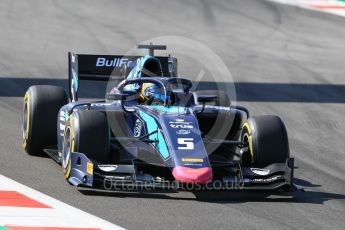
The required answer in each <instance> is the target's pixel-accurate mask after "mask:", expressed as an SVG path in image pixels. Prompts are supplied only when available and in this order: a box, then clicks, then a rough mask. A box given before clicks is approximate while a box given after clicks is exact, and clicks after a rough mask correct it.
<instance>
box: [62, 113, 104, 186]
mask: <svg viewBox="0 0 345 230" xmlns="http://www.w3.org/2000/svg"><path fill="white" fill-rule="evenodd" d="M64 138H65V140H64V144H63V151H62V152H63V156H62V166H63V168H64V172H65V178H66V179H68V178H69V176H70V175H69V174H70V171H71V154H73V153H72V152H80V153H83V154H85V155H86V156H87V157H88V158H90V159H92V160H96V161H98V162H100V163H104V164H107V163H109V162H110V129H109V124H108V120H107V117H106V115H105V114H104V113H103V112H99V111H92V110H79V111H76V112H74V113H73V114H72V115H71V116H70V118H69V121H68V125H67V127H66V130H65V135H64Z"/></svg>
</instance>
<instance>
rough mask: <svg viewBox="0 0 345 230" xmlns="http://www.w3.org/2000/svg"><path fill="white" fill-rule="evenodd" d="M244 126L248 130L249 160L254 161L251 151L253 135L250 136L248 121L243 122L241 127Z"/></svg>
mask: <svg viewBox="0 0 345 230" xmlns="http://www.w3.org/2000/svg"><path fill="white" fill-rule="evenodd" d="M244 128H246V129H247V130H248V142H249V152H250V155H251V158H252V159H251V162H252V163H254V152H253V136H252V132H251V130H250V126H249V124H248V122H246V123H244V124H243V129H244Z"/></svg>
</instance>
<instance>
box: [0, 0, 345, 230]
mask: <svg viewBox="0 0 345 230" xmlns="http://www.w3.org/2000/svg"><path fill="white" fill-rule="evenodd" d="M344 28H345V18H342V17H338V16H333V15H328V14H323V13H318V12H313V11H307V10H303V9H299V8H296V7H291V6H284V5H279V4H275V3H271V2H265V1H261V0H245V1H244V0H232V1H230V0H224V1H221V0H219V1H206V0H204V1H137V2H134V1H111V0H108V1H105V0H99V1H91V0H89V1H67V0H66V1H48V0H42V1H33V0H32V1H25V0H18V1H12V0H2V1H0V57H1V58H0V173H1V174H3V175H5V176H7V177H10V178H12V179H14V180H16V181H18V182H20V183H23V184H25V185H27V186H30V187H32V188H34V189H37V190H39V191H41V192H43V193H46V194H48V195H50V196H52V197H54V198H57V199H59V200H61V201H63V202H66V203H68V204H70V205H73V206H75V207H77V208H80V209H82V210H84V211H87V212H90V213H91V214H94V215H97V216H99V217H101V218H104V219H106V220H108V221H111V222H113V223H116V224H118V225H120V226H122V227H125V228H128V229H296V228H297V229H345V222H344V217H345V216H344V213H345V180H344V176H345V163H344V162H345V153H344V149H345V141H344V140H345V132H344V130H345V121H344V116H345V106H344V103H345V64H344V57H345V29H344ZM163 35H178V36H184V37H187V38H190V39H194V40H197V41H199V42H201V43H203V44H205V45H207V46H208V47H210V48H211V49H213V50H214V51H215V52H216V53H217V54H218V55H219V56H220V57H221V58H222V59H223V61H224V62H225V63H226V65H227V67H228V68H229V69H230V70H231V73H232V75H233V78H234V80H235V83H236V84H235V85H236V89H237V98H238V103H239V104H242V105H245V106H247V107H248V108H249V109H250V110H251V111H252V114H256V115H260V114H277V115H279V116H281V117H282V118H283V120H284V121H285V123H286V126H287V129H288V132H289V140H290V146H291V153H292V155H293V156H294V157H295V159H296V166H297V168H296V175H295V176H296V180H295V183H296V184H298V185H301V186H304V187H305V188H306V190H305V192H297V193H296V194H294V195H293V196H281V195H279V196H278V195H273V196H272V195H269V194H266V193H259V192H247V193H240V192H230V193H226V192H222V193H217V192H204V193H195V194H194V193H187V192H182V193H119V192H115V193H108V192H90V191H85V190H80V189H76V188H74V187H71V186H69V185H68V184H67V183H66V182H65V181H64V178H63V176H62V170H61V168H60V166H59V165H57V164H56V163H54V161H53V160H51V159H49V158H44V157H30V156H28V155H26V154H25V152H24V151H23V150H22V148H21V130H20V123H21V109H22V97H23V95H24V92H25V90H26V88H27V87H28V86H29V85H31V84H47V83H49V84H57V85H66V83H65V81H64V79H65V78H66V72H67V55H66V54H67V52H68V51H74V52H77V53H104V54H110V53H116V54H117V53H123V52H126V51H127V50H128V49H130V48H131V47H133V46H134V45H135V44H137V43H138V42H140V41H143V40H147V39H150V38H152V37H155V36H163ZM190 68H193V65H186V64H183V63H180V71H186V72H188V71H190ZM96 90H97V89H96V87H95V86H92V85H90V86H89V89H88V92H90V93H92V92H94V91H96ZM62 221H63V220H62Z"/></svg>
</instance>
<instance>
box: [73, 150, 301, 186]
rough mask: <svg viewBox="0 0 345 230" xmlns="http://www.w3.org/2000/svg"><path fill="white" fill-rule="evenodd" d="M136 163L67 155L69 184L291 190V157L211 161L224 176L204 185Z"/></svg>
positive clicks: (214, 168) (74, 154)
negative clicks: (259, 162) (249, 163)
mask: <svg viewBox="0 0 345 230" xmlns="http://www.w3.org/2000/svg"><path fill="white" fill-rule="evenodd" d="M138 164H144V163H143V162H140V163H139V162H135V161H133V162H132V164H117V165H110V164H108V165H105V164H100V163H98V162H96V161H93V160H91V159H89V158H88V157H87V156H86V155H85V154H83V153H78V152H73V153H72V154H71V174H70V177H69V179H68V181H69V183H71V184H72V185H74V186H86V187H95V185H97V186H98V187H101V188H103V189H107V190H121V189H123V190H130V189H134V190H145V189H149V190H153V189H174V190H180V189H181V190H186V189H187V190H276V189H284V190H286V191H294V190H295V186H294V185H293V176H294V159H293V158H288V159H287V161H286V163H274V164H271V165H269V166H267V167H265V168H251V167H241V166H240V163H239V162H237V161H233V162H228V163H216V164H212V168H213V170H218V169H221V170H222V171H223V172H226V173H223V174H224V175H222V176H221V177H219V180H218V179H217V180H214V181H212V182H210V183H208V184H206V185H194V186H192V185H190V184H189V185H188V184H183V183H178V182H176V181H171V180H169V181H168V180H164V179H162V178H160V177H157V176H156V177H153V176H151V175H149V174H143V173H141V172H139V171H138V170H137V167H136V166H137V165H138Z"/></svg>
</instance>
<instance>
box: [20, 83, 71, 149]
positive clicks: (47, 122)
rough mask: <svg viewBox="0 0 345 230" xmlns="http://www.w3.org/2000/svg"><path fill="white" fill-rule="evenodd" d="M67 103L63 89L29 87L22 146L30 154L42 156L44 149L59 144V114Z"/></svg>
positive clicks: (55, 87) (24, 108) (46, 86)
mask: <svg viewBox="0 0 345 230" xmlns="http://www.w3.org/2000/svg"><path fill="white" fill-rule="evenodd" d="M67 103H68V98H67V94H66V92H65V90H64V89H63V88H62V87H58V86H51V85H36V86H31V87H29V89H28V90H27V91H26V93H25V96H24V105H23V120H22V137H23V143H22V146H23V148H24V149H25V151H26V152H27V153H28V154H30V155H35V156H41V155H43V154H44V152H43V149H44V148H46V147H48V146H51V145H55V144H56V143H57V117H58V112H59V109H60V108H61V107H62V106H63V105H65V104H67Z"/></svg>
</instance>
